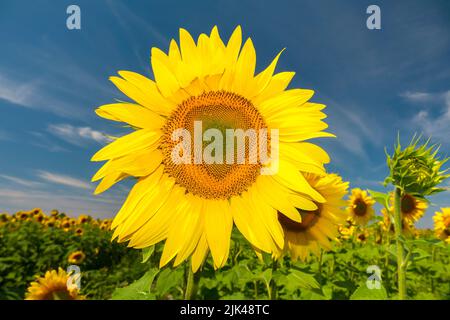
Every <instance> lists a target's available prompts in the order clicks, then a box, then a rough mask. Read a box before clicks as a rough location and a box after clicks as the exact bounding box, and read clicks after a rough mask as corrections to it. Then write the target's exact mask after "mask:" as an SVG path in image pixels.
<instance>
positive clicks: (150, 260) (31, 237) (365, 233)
mask: <svg viewBox="0 0 450 320" xmlns="http://www.w3.org/2000/svg"><path fill="white" fill-rule="evenodd" d="M438 215H439V213H438ZM437 217H438V216H437ZM110 224H111V221H110V220H102V221H101V220H96V219H93V218H92V217H89V216H86V215H80V216H79V217H78V218H77V219H74V218H70V217H67V216H65V215H64V214H63V213H58V211H57V210H54V211H52V213H51V214H50V215H46V214H44V213H43V212H42V211H41V210H40V209H33V210H31V211H28V212H17V213H16V214H15V215H7V214H2V215H1V223H0V283H1V284H2V285H1V287H0V299H24V298H26V297H28V298H33V295H32V294H31V293H32V292H33V290H32V289H31V288H32V287H33V285H32V283H33V282H35V281H36V279H40V281H41V282H42V283H43V284H44V285H46V286H48V287H47V288H51V285H52V283H51V282H52V281H53V282H54V285H57V284H58V283H59V285H60V286H61V287H62V288H59V289H55V290H54V292H55V291H56V292H60V291H61V290H63V291H64V290H66V282H67V274H66V272H65V271H64V270H65V269H66V268H67V267H68V266H69V265H73V264H75V265H78V266H79V267H80V269H81V279H80V280H81V285H80V290H78V289H77V290H76V292H77V296H70V295H69V296H67V297H66V298H77V299H78V298H82V299H139V300H145V299H148V300H153V299H183V298H185V295H186V284H187V281H188V277H189V271H190V266H189V265H188V264H185V265H182V266H180V267H178V268H172V267H164V268H162V269H159V259H160V257H161V254H162V249H163V247H162V246H159V245H157V246H155V247H151V248H150V249H145V250H142V251H141V250H135V249H130V248H127V247H126V246H125V245H123V244H118V243H116V242H111V241H110V239H111V231H109V227H110ZM339 231H340V232H339V242H337V243H335V244H333V246H332V248H331V250H330V251H324V250H321V251H320V252H319V255H318V256H316V255H314V256H310V257H308V258H307V259H306V260H305V261H293V260H292V259H290V258H284V259H282V260H280V261H278V263H277V264H276V265H274V264H273V262H272V259H271V258H270V256H267V255H264V256H262V258H261V259H258V258H257V256H256V255H255V252H254V250H253V249H252V247H251V246H249V245H246V243H245V241H244V239H243V237H242V236H241V235H240V234H239V233H238V232H236V231H233V233H232V240H231V246H230V257H229V259H228V262H227V263H226V265H225V266H224V267H223V268H222V269H220V270H219V271H215V270H214V265H213V261H211V258H209V259H207V260H206V262H205V264H204V265H203V267H202V269H201V270H200V271H199V272H198V273H196V274H195V275H194V277H195V283H196V284H195V288H194V289H193V290H194V292H192V293H191V295H192V296H191V298H195V299H314V300H317V299H397V298H398V290H397V285H396V281H397V275H396V273H397V270H396V253H395V246H394V245H393V244H392V243H391V242H390V238H391V237H392V233H391V232H388V231H387V229H386V228H385V224H384V222H383V219H382V217H380V216H377V217H374V218H373V219H372V223H371V224H370V225H369V226H367V227H358V226H355V225H353V224H352V223H351V222H350V221H348V222H347V223H345V224H344V225H342V226H340V228H339ZM406 245H407V247H408V248H410V250H411V251H410V252H411V253H410V254H411V260H410V263H409V265H408V273H407V281H408V297H409V298H410V299H450V247H449V246H448V245H446V244H445V242H443V241H441V240H440V239H438V238H436V233H435V232H434V231H433V230H417V229H416V230H414V231H413V232H412V233H411V234H410V235H409V236H408V238H407V240H406ZM369 266H377V267H379V269H380V280H381V283H382V286H381V289H372V290H369V289H368V287H367V282H368V278H369V276H370V275H371V274H372V273H370V272H369V273H368V272H367V271H368V270H367V268H368V267H369ZM58 268H62V269H60V271H62V273H61V274H60V276H59V278H58V277H56V279H53V280H52V279H51V277H49V274H50V270H54V271H53V272H56V270H58ZM46 272H47V276H48V277H47V279H46V278H44V274H46ZM55 274H56V273H55ZM45 279H46V280H45ZM369 282H370V281H369ZM53 289H54V288H53ZM58 290H59V291H58ZM27 291H28V293H27ZM50 291H51V290H50ZM54 292H53V294H55V293H54ZM34 298H40V299H53V297H45V296H40V297H34Z"/></svg>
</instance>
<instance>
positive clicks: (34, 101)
mask: <svg viewBox="0 0 450 320" xmlns="http://www.w3.org/2000/svg"><path fill="white" fill-rule="evenodd" d="M0 99H1V100H4V101H7V102H9V103H12V104H14V105H18V106H22V107H26V108H31V109H35V110H45V111H50V112H53V113H55V114H58V115H61V116H65V117H67V116H70V117H73V116H74V115H77V114H79V112H75V108H74V107H73V106H72V105H70V104H68V103H67V102H66V101H65V100H63V99H59V98H56V97H55V96H54V95H49V94H48V93H46V90H45V88H44V83H43V81H42V80H24V79H14V78H12V77H9V76H7V75H6V74H4V73H0Z"/></svg>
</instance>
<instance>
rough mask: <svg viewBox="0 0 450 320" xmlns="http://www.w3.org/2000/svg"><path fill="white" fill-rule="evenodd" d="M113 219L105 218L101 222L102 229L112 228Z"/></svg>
mask: <svg viewBox="0 0 450 320" xmlns="http://www.w3.org/2000/svg"><path fill="white" fill-rule="evenodd" d="M111 222H112V221H111V220H109V219H105V220H103V221H102V222H101V223H100V229H102V230H111Z"/></svg>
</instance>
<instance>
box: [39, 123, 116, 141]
mask: <svg viewBox="0 0 450 320" xmlns="http://www.w3.org/2000/svg"><path fill="white" fill-rule="evenodd" d="M47 131H48V132H50V133H52V134H53V135H55V136H56V137H58V138H60V139H62V140H64V141H66V142H69V143H71V144H74V145H77V146H83V145H85V144H86V142H89V141H96V142H98V143H101V144H106V143H107V142H109V141H111V140H110V139H109V138H108V137H107V136H106V135H105V134H103V133H102V132H100V131H97V130H94V129H92V128H90V127H76V126H73V125H70V124H67V123H63V124H50V125H49V126H48V128H47Z"/></svg>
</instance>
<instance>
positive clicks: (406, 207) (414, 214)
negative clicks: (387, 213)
mask: <svg viewBox="0 0 450 320" xmlns="http://www.w3.org/2000/svg"><path fill="white" fill-rule="evenodd" d="M390 199H391V208H390V210H393V209H392V208H393V202H394V196H393V195H392V196H391V198H390ZM427 207H428V206H427V202H426V201H425V200H422V199H419V198H417V197H414V196H412V195H410V194H408V193H404V194H403V195H402V197H401V199H400V211H401V214H402V219H403V220H406V221H407V223H415V222H416V221H418V220H419V219H420V218H421V217H422V216H423V215H424V214H425V211H426V210H427Z"/></svg>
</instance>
